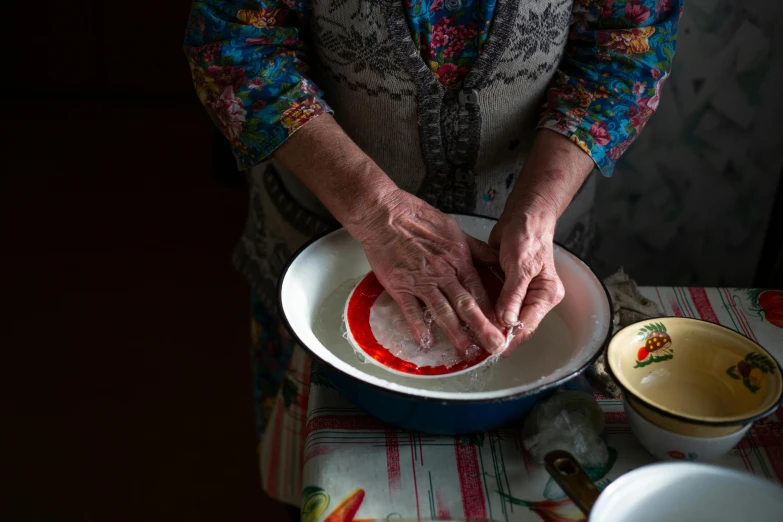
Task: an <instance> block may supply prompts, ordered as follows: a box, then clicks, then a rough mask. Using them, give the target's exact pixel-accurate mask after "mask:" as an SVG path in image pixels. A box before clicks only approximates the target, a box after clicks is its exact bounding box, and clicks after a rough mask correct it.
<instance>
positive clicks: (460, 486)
mask: <svg viewBox="0 0 783 522" xmlns="http://www.w3.org/2000/svg"><path fill="white" fill-rule="evenodd" d="M777 292H779V291H772V293H767V294H764V293H763V292H762V291H761V290H751V289H702V288H663V287H657V288H643V289H642V293H643V294H644V295H646V296H647V297H649V298H651V299H654V300H656V301H658V302H659V303H660V305H661V306H662V308H663V309H664V310H665V313H666V315H672V316H684V317H696V318H701V319H704V320H707V321H712V322H715V323H720V324H722V325H725V326H728V327H729V328H732V329H734V330H736V331H738V332H741V333H743V334H744V335H746V336H748V337H750V338H751V339H753V340H755V341H757V342H758V343H759V344H761V345H762V346H763V347H765V348H766V349H767V350H769V351H770V352H771V353H772V354H773V355H774V356H775V357H776V358H777V360H778V361H781V362H783V321H781V311H780V310H778V311H777V313H775V312H772V313H767V314H765V313H763V310H762V308H764V307H765V306H767V305H766V304H765V303H767V302H771V301H773V300H772V299H770V298H778V299H779V298H780V296H778V295H777ZM780 294H781V296H783V292H780ZM759 301H761V303H760V302H759ZM310 370H311V362H310V359H309V358H308V357H307V356H306V355H305V354H304V353H302V352H301V351H297V352H296V353H295V354H294V357H293V359H292V362H291V365H290V368H289V373H288V376H287V381H288V382H289V383H292V384H293V385H295V387H296V389H297V390H298V393H296V394H291V393H289V394H288V395H285V394H281V395H280V396H279V397H278V400H277V404H276V405H275V409H274V411H273V415H272V422H271V425H270V426H269V428H268V431H267V434H266V435H265V437H264V440H263V442H262V444H261V447H260V450H261V451H260V453H261V473H262V480H263V484H264V488H265V489H266V491H267V492H268V493H269V494H270V495H271V496H272V497H274V498H277V499H279V500H281V501H283V502H286V503H289V504H293V505H303V506H304V508H303V513H302V520H303V521H307V522H343V521H345V522H350V521H351V520H353V521H355V522H358V521H359V520H452V519H453V520H468V521H473V522H478V521H490V520H491V521H527V520H530V521H536V520H539V521H540V520H544V521H565V520H583V519H584V517H583V516H582V515H581V513H580V512H579V511H578V510H577V509H576V508H575V507H574V505H573V504H572V503H571V502H570V500H568V499H567V498H566V497H565V495H564V494H563V492H562V491H561V490H560V489H559V488H558V487H557V486H556V485H555V484H554V483H553V482H552V481H551V480H550V479H549V477H548V475H547V473H546V471H545V470H543V469H542V468H541V467H539V466H536V465H534V464H532V463H531V462H530V459H529V456H528V455H527V454H526V452H525V451H524V449H523V445H522V436H521V429H520V428H518V427H509V428H506V429H500V430H497V431H492V432H488V433H483V434H477V435H472V436H468V437H443V436H431V435H425V434H420V433H412V432H408V431H405V430H401V429H398V428H395V427H393V426H389V425H387V424H384V423H382V422H380V421H378V420H375V419H374V418H372V417H370V416H368V415H366V414H365V413H363V412H362V411H361V410H358V409H356V408H355V407H353V406H352V405H351V404H350V403H349V402H347V401H346V400H345V399H343V398H342V397H341V396H340V395H339V394H338V393H337V392H336V391H335V390H334V389H332V388H331V387H330V386H329V385H328V382H325V381H323V380H322V378H321V377H320V373H319V372H318V371H315V372H313V374H312V380H311V371H310ZM578 382H579V381H577V384H578ZM581 382H584V381H581ZM289 387H291V386H289ZM284 395H285V396H284ZM597 399H598V402H599V404H600V406H601V408H602V409H603V410H604V415H605V420H606V429H605V432H604V435H605V440H606V442H607V445H608V446H609V450H610V456H611V458H610V461H609V464H608V465H607V466H606V468H605V469H602V470H593V473H591V474H592V475H593V477H594V478H595V479H597V480H598V481H599V485H600V486H601V487H605V486H606V485H607V484H608V483H609V482H610V481H611V480H612V479H615V478H617V477H619V476H620V475H622V474H623V473H625V472H627V471H629V470H631V469H634V468H638V467H640V466H643V465H645V464H648V463H650V462H652V461H653V458H652V457H651V456H650V455H649V454H648V453H647V452H646V451H645V450H644V449H643V448H642V447H641V446H640V445H639V443H638V442H637V441H636V439H635V438H634V436H633V435H632V434H631V430H630V428H629V426H628V424H627V422H626V418H625V413H624V411H623V407H622V402H621V401H618V400H610V399H607V398H605V397H601V396H597ZM717 464H719V465H723V466H727V467H731V468H736V469H741V470H747V471H748V472H751V473H755V474H757V475H760V476H763V477H767V478H768V479H770V480H773V481H775V482H778V483H783V409H779V410H778V411H777V412H776V413H775V414H773V415H771V416H770V417H767V418H766V419H764V420H762V421H759V422H757V423H756V424H755V425H754V426H753V428H751V430H750V431H749V432H748V435H747V436H746V437H745V438H744V439H743V440H742V442H741V443H740V444H739V445H738V446H737V447H736V448H735V449H734V450H732V451H731V452H730V453H729V454H728V455H726V456H725V457H723V458H722V459H721V460H720V461H718V462H717ZM642 487H643V486H642ZM357 507H358V511H357V510H356V508H357ZM781 516H783V514H781Z"/></svg>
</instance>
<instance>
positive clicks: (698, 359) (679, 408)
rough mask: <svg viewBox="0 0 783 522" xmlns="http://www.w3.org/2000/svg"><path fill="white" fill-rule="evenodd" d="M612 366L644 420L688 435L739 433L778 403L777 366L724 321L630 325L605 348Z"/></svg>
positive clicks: (781, 381)
mask: <svg viewBox="0 0 783 522" xmlns="http://www.w3.org/2000/svg"><path fill="white" fill-rule="evenodd" d="M606 360H607V363H608V366H609V371H610V372H611V373H612V376H613V377H614V379H615V380H616V381H617V383H618V384H619V385H620V387H621V388H622V390H623V394H624V396H625V399H626V400H628V401H629V402H630V403H631V404H632V405H633V407H634V409H635V410H636V411H637V412H638V413H639V414H640V415H641V416H643V417H644V418H645V419H647V420H649V421H650V422H652V423H653V424H655V425H657V426H660V427H661V428H663V429H665V430H668V431H672V432H674V433H680V434H682V435H688V436H691V437H721V436H725V435H728V434H730V433H734V432H737V431H739V430H740V429H742V427H743V426H744V425H746V424H748V423H750V422H753V421H754V420H756V419H759V418H762V417H764V416H766V415H768V414H769V413H771V412H772V411H774V410H775V408H777V406H778V405H779V403H780V400H781V395H783V378H781V368H780V365H779V364H778V363H777V361H775V359H774V357H772V356H771V355H770V354H769V352H767V351H766V350H764V348H762V347H761V346H759V345H758V344H757V343H755V342H753V341H751V340H750V339H748V338H747V337H745V336H743V335H740V334H738V333H737V332H735V331H734V330H730V329H728V328H725V327H723V326H720V325H717V324H713V323H708V322H705V321H700V320H698V319H688V318H683V317H660V318H656V319H650V320H647V321H643V322H640V323H636V324H632V325H630V326H628V327H626V328H624V329H622V330H620V331H619V332H617V334H615V336H614V338H613V339H612V340H611V342H610V343H609V346H608V347H607V349H606Z"/></svg>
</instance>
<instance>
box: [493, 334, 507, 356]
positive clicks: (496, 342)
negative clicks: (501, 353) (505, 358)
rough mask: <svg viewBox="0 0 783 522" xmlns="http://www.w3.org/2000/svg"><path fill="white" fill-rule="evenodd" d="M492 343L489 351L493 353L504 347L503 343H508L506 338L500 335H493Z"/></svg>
mask: <svg viewBox="0 0 783 522" xmlns="http://www.w3.org/2000/svg"><path fill="white" fill-rule="evenodd" d="M491 342H492V344H491V346H490V347H489V351H490V352H492V353H495V352H496V351H498V350H500V349H501V348H503V345H504V344H506V340H505V339H504V338H503V337H501V336H500V335H493V336H492V341H491Z"/></svg>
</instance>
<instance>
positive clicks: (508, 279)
mask: <svg viewBox="0 0 783 522" xmlns="http://www.w3.org/2000/svg"><path fill="white" fill-rule="evenodd" d="M593 166H594V164H593V160H592V159H591V158H590V156H588V155H587V154H585V152H584V151H583V150H582V149H581V148H579V147H577V146H576V145H574V143H572V142H571V141H570V140H569V139H568V138H566V137H564V136H561V135H560V134H557V133H555V132H552V131H549V130H546V129H544V130H541V131H539V132H538V134H537V135H536V139H535V141H534V142H533V147H532V148H531V150H530V154H529V155H528V157H527V159H526V161H525V164H524V166H523V168H522V172H520V174H519V179H518V180H517V182H516V184H515V185H514V190H513V191H512V193H511V194H510V195H509V198H508V200H507V201H506V207H505V210H504V211H503V214H502V215H501V216H500V220H499V221H498V222H497V224H496V225H495V228H493V229H492V233H491V234H490V236H489V246H491V247H493V248H494V249H495V250H497V251H498V252H499V258H500V268H502V269H503V272H504V273H505V283H503V290H502V291H501V293H500V297H499V298H498V301H497V305H496V306H495V314H496V315H497V318H498V320H500V322H501V323H504V325H505V326H507V327H513V326H515V327H516V330H515V331H517V332H518V333H517V335H516V336H515V337H514V338H513V339H512V341H511V343H510V344H509V347H508V348H509V349H510V348H515V347H516V346H519V345H520V344H522V343H524V342H525V341H527V340H528V339H530V337H532V336H533V333H534V332H535V331H536V328H538V325H539V324H541V320H542V319H544V316H545V315H546V314H548V313H549V311H550V310H552V308H554V307H555V306H556V305H557V304H558V303H559V302H560V301H562V300H563V297H564V296H565V290H564V288H563V283H562V282H561V281H560V277H558V275H557V272H556V271H555V260H554V238H555V224H556V223H557V219H558V218H559V217H560V215H561V214H562V213H563V211H564V210H565V209H566V207H567V206H568V204H569V203H570V202H571V199H572V198H573V197H574V195H575V194H576V192H577V190H578V189H579V187H580V186H581V185H582V183H583V182H584V180H585V179H586V178H587V175H588V174H589V173H590V171H591V170H592V169H593Z"/></svg>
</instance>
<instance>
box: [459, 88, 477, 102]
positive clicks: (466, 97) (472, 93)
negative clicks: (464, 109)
mask: <svg viewBox="0 0 783 522" xmlns="http://www.w3.org/2000/svg"><path fill="white" fill-rule="evenodd" d="M478 96H479V93H478V91H477V90H476V89H462V90H461V91H459V104H460V105H468V104H473V105H476V104H477V103H478Z"/></svg>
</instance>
